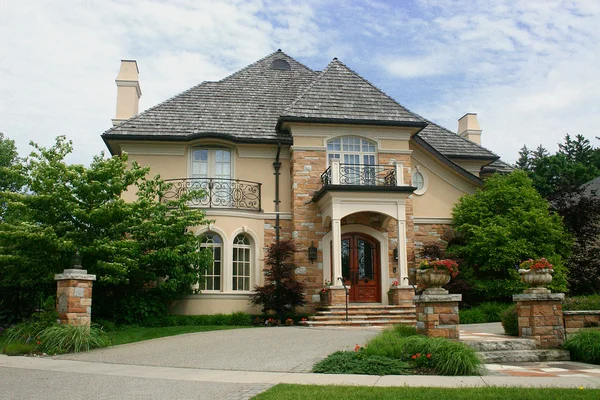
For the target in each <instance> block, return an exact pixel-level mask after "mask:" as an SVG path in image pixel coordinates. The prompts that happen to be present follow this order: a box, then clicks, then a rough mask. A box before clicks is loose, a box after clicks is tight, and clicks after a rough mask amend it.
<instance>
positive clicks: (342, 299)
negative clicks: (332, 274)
mask: <svg viewBox="0 0 600 400" xmlns="http://www.w3.org/2000/svg"><path fill="white" fill-rule="evenodd" d="M346 287H347V288H348V292H349V291H350V286H346ZM327 293H329V305H330V306H345V305H346V289H344V287H343V286H330V287H329V290H328V291H327Z"/></svg>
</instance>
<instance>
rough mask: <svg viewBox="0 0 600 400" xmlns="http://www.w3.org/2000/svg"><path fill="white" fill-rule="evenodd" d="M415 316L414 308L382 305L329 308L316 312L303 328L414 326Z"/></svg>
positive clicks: (304, 322) (304, 323)
mask: <svg viewBox="0 0 600 400" xmlns="http://www.w3.org/2000/svg"><path fill="white" fill-rule="evenodd" d="M416 320H417V316H416V313H415V307H414V306H389V305H382V304H361V305H355V304H352V305H349V306H348V321H346V306H330V307H327V308H325V309H322V310H319V311H317V313H316V315H314V316H311V317H309V318H308V321H303V322H302V324H303V325H305V326H315V327H316V326H385V325H397V324H403V325H411V326H415V325H416Z"/></svg>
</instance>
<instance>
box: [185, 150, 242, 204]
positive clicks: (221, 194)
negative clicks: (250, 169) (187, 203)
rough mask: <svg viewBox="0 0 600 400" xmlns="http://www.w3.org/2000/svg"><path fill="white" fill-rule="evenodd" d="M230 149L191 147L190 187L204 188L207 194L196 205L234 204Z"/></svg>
mask: <svg viewBox="0 0 600 400" xmlns="http://www.w3.org/2000/svg"><path fill="white" fill-rule="evenodd" d="M231 171H232V168H231V151H229V150H226V149H193V150H192V171H191V172H192V174H191V175H192V176H191V178H192V180H191V183H190V185H189V188H190V189H195V190H199V189H201V190H204V191H205V192H207V193H208V194H209V195H208V196H205V197H204V198H202V199H199V202H198V205H207V206H209V207H226V208H232V207H234V206H235V204H234V201H233V195H232V193H233V192H234V191H233V189H234V185H235V183H234V182H233V181H231Z"/></svg>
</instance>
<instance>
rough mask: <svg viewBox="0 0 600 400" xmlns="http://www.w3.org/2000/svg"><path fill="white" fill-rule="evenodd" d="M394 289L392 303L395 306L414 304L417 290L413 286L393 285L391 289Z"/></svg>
mask: <svg viewBox="0 0 600 400" xmlns="http://www.w3.org/2000/svg"><path fill="white" fill-rule="evenodd" d="M390 290H391V291H392V298H391V300H392V301H391V304H390V305H394V306H412V305H414V302H413V297H414V295H415V290H414V289H413V288H412V287H400V286H396V287H392V288H391V289H390Z"/></svg>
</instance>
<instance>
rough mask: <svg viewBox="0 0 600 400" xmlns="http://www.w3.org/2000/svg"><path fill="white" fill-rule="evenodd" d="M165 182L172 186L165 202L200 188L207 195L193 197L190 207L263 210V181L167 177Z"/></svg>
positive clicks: (163, 198)
mask: <svg viewBox="0 0 600 400" xmlns="http://www.w3.org/2000/svg"><path fill="white" fill-rule="evenodd" d="M165 182H167V183H170V184H171V185H172V186H171V188H170V189H169V190H167V191H166V192H165V193H164V195H163V197H162V198H161V201H163V202H166V201H169V200H176V199H178V198H180V197H181V196H182V195H184V194H187V193H188V192H190V191H196V190H198V191H203V192H204V193H205V195H204V196H202V197H194V198H193V199H191V200H190V202H189V205H190V207H199V208H223V209H235V210H247V211H258V212H260V211H262V204H261V186H262V183H258V182H251V181H243V180H240V179H222V178H179V179H165Z"/></svg>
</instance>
